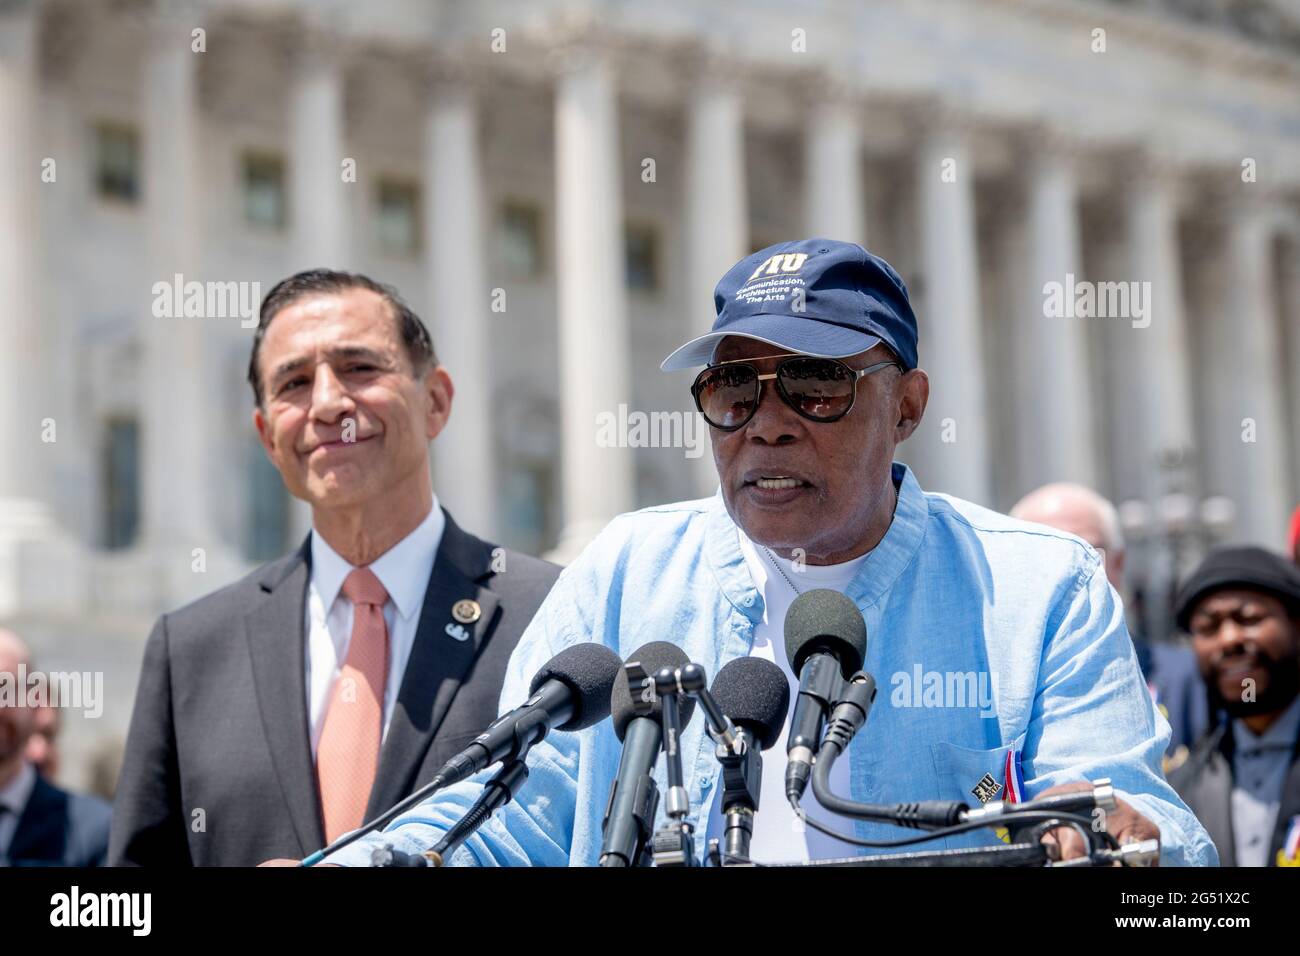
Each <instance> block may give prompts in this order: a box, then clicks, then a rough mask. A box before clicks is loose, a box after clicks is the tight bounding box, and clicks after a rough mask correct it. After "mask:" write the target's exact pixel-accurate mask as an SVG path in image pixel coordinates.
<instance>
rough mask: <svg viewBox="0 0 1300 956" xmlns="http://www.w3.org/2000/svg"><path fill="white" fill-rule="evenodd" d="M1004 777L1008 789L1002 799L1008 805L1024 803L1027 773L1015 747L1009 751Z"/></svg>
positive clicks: (1004, 767)
mask: <svg viewBox="0 0 1300 956" xmlns="http://www.w3.org/2000/svg"><path fill="white" fill-rule="evenodd" d="M1002 776H1003V780H1004V786H1005V788H1006V790H1005V792H1004V793H1003V796H1002V799H1003V800H1004V801H1005V802H1006V803H1024V801H1025V771H1024V768H1023V767H1022V766H1021V765H1020V751H1019V750H1016V749H1015V748H1014V747H1012V748H1011V749H1009V750H1008V751H1007V760H1006V763H1005V765H1004V766H1003V774H1002Z"/></svg>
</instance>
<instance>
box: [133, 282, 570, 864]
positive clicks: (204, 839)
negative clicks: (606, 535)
mask: <svg viewBox="0 0 1300 956" xmlns="http://www.w3.org/2000/svg"><path fill="white" fill-rule="evenodd" d="M249 382H250V384H251V385H252V388H253V394H254V398H255V408H254V411H253V424H254V426H255V427H256V429H257V433H258V435H259V437H260V438H261V441H262V444H263V446H264V448H265V449H266V453H267V455H268V457H269V458H270V459H271V461H272V462H273V463H274V464H275V465H276V467H277V468H278V469H279V471H280V474H281V476H282V478H283V480H284V482H285V485H286V486H287V488H288V489H289V491H290V492H291V493H292V494H293V495H295V496H296V497H298V498H301V499H303V500H304V501H306V502H308V503H309V504H310V505H311V509H312V532H311V534H309V535H308V536H307V538H306V540H304V542H303V543H302V545H301V547H299V548H298V550H297V551H296V552H294V553H293V554H290V555H288V556H287V557H284V558H281V559H280V560H278V561H274V562H272V563H270V564H267V565H265V566H263V567H262V568H259V569H258V570H257V571H255V572H253V573H252V574H251V575H249V576H248V577H246V578H244V579H243V580H241V581H238V582H236V583H234V584H232V585H230V586H229V587H226V588H223V589H221V590H219V591H217V592H215V593H213V594H210V595H208V596H207V597H205V598H202V599H201V600H199V601H197V602H195V603H193V604H191V605H189V606H187V607H184V608H181V609H180V610H178V611H173V612H171V613H169V614H164V615H163V616H162V617H161V618H160V619H159V620H158V623H157V624H156V625H155V627H154V630H153V633H152V634H151V635H150V638H149V641H148V644H147V646H146V648H145V657H144V666H143V670H142V672H141V678H140V689H139V692H138V694H137V697H136V704H135V711H134V714H133V716H132V720H131V730H130V734H129V737H128V740H127V746H126V755H125V758H124V761H123V765H122V774H121V779H120V782H119V785H118V790H117V799H116V802H115V806H114V814H113V827H112V839H111V843H110V847H109V862H110V863H114V864H132V863H134V864H144V865H152V864H160V865H173V866H177V865H180V866H184V865H191V864H193V865H227V866H231V865H233V866H242V865H252V864H256V863H259V862H261V861H264V860H267V859H270V858H274V857H281V858H283V857H290V858H301V857H303V856H306V855H307V854H308V853H310V852H311V851H313V850H315V849H317V848H319V847H321V846H323V845H324V844H325V843H327V842H329V841H330V840H333V839H334V838H335V837H337V836H339V835H340V834H342V833H345V832H347V831H348V830H350V829H353V828H355V827H356V826H358V825H360V824H361V823H362V822H363V820H368V819H370V818H371V817H373V816H375V815H376V814H377V813H379V812H380V811H382V810H383V809H385V808H387V807H388V806H390V805H392V804H394V803H396V802H397V801H398V800H400V799H402V798H403V797H405V796H406V795H407V794H409V793H410V792H412V791H413V790H414V789H416V788H418V787H419V786H420V785H421V784H423V783H425V782H426V781H427V780H428V779H429V778H430V777H432V775H433V773H434V772H435V771H436V770H437V769H438V767H440V766H441V765H442V763H443V762H444V761H445V760H446V759H447V758H449V757H451V756H452V755H453V754H455V753H456V752H458V751H459V750H461V749H462V748H463V747H464V746H465V745H467V744H468V743H469V741H470V740H472V739H473V738H474V737H475V736H476V735H477V734H478V733H480V732H481V731H482V730H483V729H484V728H485V727H486V726H487V725H488V724H489V723H490V722H491V721H492V720H493V719H494V718H495V717H496V714H497V703H498V697H499V695H500V692H501V685H502V682H503V677H504V672H505V666H506V661H507V660H508V659H509V657H510V652H511V651H512V650H513V649H514V646H515V643H516V641H517V640H518V638H519V635H520V634H521V633H522V631H523V629H524V627H525V625H527V624H528V622H529V620H530V619H531V618H532V617H533V614H534V612H535V611H536V610H537V608H538V606H539V605H540V604H541V602H542V599H543V598H544V597H545V596H546V593H547V592H548V591H549V590H550V587H551V584H552V583H553V582H554V580H555V578H556V576H557V574H558V571H559V569H558V568H557V567H555V566H554V565H551V564H548V563H546V562H544V561H540V560H537V559H535V558H530V557H527V556H525V555H522V554H517V553H515V552H512V551H508V550H506V549H503V548H496V547H494V546H492V545H490V544H488V543H486V542H484V541H481V540H480V539H478V538H476V537H475V536H474V535H472V534H469V533H468V532H466V531H463V530H461V529H460V528H459V527H458V526H457V525H456V523H455V521H453V520H452V518H451V515H449V514H448V513H447V512H446V511H445V510H443V509H442V508H441V507H440V506H439V504H438V500H437V498H436V496H435V495H434V491H433V483H432V478H431V475H430V469H429V459H428V442H429V441H431V440H432V439H434V438H435V437H437V435H438V433H439V432H440V431H441V430H442V429H443V427H444V425H445V424H446V422H447V420H448V417H449V415H450V414H451V405H452V395H453V387H452V381H451V377H450V376H449V375H448V373H447V371H446V369H445V368H443V367H442V366H441V365H439V364H438V362H437V359H436V357H435V356H434V352H433V346H432V343H431V342H430V340H429V334H428V332H427V330H426V329H425V327H424V325H423V323H421V321H420V320H419V318H418V317H417V316H416V315H415V314H414V313H412V312H411V310H410V309H409V308H408V307H407V306H406V305H405V304H403V303H402V301H401V299H400V298H399V297H398V296H397V294H396V293H395V292H394V291H393V290H392V289H390V288H388V287H386V286H382V285H379V284H377V283H375V282H374V281H372V280H371V279H368V278H366V277H365V276H361V275H355V274H350V273H338V272H330V271H326V270H314V271H310V272H303V273H299V274H298V275H295V276H292V277H290V278H289V279H286V280H284V281H283V282H281V283H279V284H278V285H277V286H276V287H275V288H274V289H272V290H271V292H270V293H269V294H268V295H267V297H266V299H265V300H264V301H263V303H262V308H261V317H260V322H259V325H258V328H257V331H256V334H255V337H254V340H253V349H252V355H251V357H250V361H249Z"/></svg>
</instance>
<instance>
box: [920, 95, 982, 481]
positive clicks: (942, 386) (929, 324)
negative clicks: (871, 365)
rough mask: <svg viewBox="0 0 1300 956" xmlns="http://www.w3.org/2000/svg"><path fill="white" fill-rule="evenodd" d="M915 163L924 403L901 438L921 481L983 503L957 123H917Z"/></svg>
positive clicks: (971, 211) (973, 297)
mask: <svg viewBox="0 0 1300 956" xmlns="http://www.w3.org/2000/svg"><path fill="white" fill-rule="evenodd" d="M917 168H918V173H917V191H918V196H917V198H918V201H919V205H920V242H919V245H920V252H921V255H920V261H921V269H922V273H923V275H924V296H923V301H922V302H920V303H919V304H914V308H916V309H917V321H918V324H919V327H920V365H921V368H923V369H925V370H926V371H927V372H928V373H929V375H930V404H929V407H928V408H927V409H926V412H925V418H924V420H923V421H922V423H921V427H920V429H918V431H917V433H916V434H915V435H914V436H913V437H912V438H911V439H910V441H909V442H908V444H909V445H914V446H916V447H915V449H912V448H906V446H905V449H906V453H907V454H908V457H909V460H915V461H916V467H917V474H918V480H919V481H920V482H921V485H922V487H924V488H927V489H928V490H930V491H942V492H949V493H951V494H954V495H957V496H958V497H961V498H966V499H968V500H970V501H974V502H976V503H977V504H982V505H985V506H989V507H991V506H992V504H993V502H992V496H991V473H990V468H989V448H988V434H989V425H988V421H987V411H986V409H987V404H986V398H985V390H984V388H985V386H984V360H983V355H982V353H983V348H982V346H981V342H982V339H983V336H982V334H981V328H980V289H979V271H978V262H977V257H976V245H975V243H976V237H975V208H974V190H975V170H974V163H973V160H972V159H971V157H970V154H969V150H968V147H967V143H966V134H965V131H964V130H962V129H961V128H960V126H958V125H957V123H956V122H955V121H954V120H952V119H951V118H946V117H945V118H936V120H935V122H934V123H933V124H932V125H931V126H930V127H929V128H927V129H926V130H925V131H924V135H923V137H922V140H921V144H920V151H919V165H918V167H917Z"/></svg>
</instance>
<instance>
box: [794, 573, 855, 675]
mask: <svg viewBox="0 0 1300 956" xmlns="http://www.w3.org/2000/svg"><path fill="white" fill-rule="evenodd" d="M819 650H828V651H832V652H834V653H835V655H836V656H837V657H838V658H839V660H840V670H841V671H842V672H843V674H844V677H845V679H846V680H847V679H848V678H849V677H850V676H852V675H853V673H854V672H856V671H859V670H861V669H862V659H863V658H864V657H866V654H867V625H866V622H865V621H863V620H862V612H861V611H859V610H858V606H857V605H856V604H854V603H853V602H852V601H850V600H849V599H848V598H846V597H845V596H844V595H843V594H841V593H840V592H839V591H832V590H830V589H829V588H817V589H816V590H813V591H805V592H804V593H803V594H801V595H799V596H798V597H797V598H795V599H794V601H793V602H792V603H791V604H790V610H788V611H786V613H785V653H786V655H787V656H788V657H789V659H790V668H791V669H792V670H793V671H794V672H795V674H796V675H797V674H798V673H799V672H800V671H802V670H803V665H804V663H805V662H806V661H807V660H808V657H809V655H811V654H813V653H814V652H816V651H819Z"/></svg>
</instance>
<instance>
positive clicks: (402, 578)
mask: <svg viewBox="0 0 1300 956" xmlns="http://www.w3.org/2000/svg"><path fill="white" fill-rule="evenodd" d="M446 526H447V519H446V516H445V515H443V513H442V509H441V508H440V507H439V506H438V499H437V497H435V498H434V499H433V507H432V508H431V509H430V510H429V514H428V515H427V516H426V517H425V519H424V520H423V521H422V522H420V524H419V525H418V526H417V527H416V528H415V530H414V531H412V532H411V533H410V534H408V535H407V536H406V537H405V538H403V539H402V540H401V541H399V542H397V544H395V545H393V546H392V547H391V548H389V549H388V550H387V551H385V552H384V553H383V554H381V555H380V556H379V557H378V558H376V559H375V560H374V561H373V562H371V564H370V570H371V571H373V572H374V574H375V577H377V578H379V582H380V583H381V584H382V585H383V586H384V590H385V591H387V592H388V600H387V601H385V602H384V623H385V624H386V625H387V626H388V678H387V682H386V683H385V685H384V727H383V733H384V736H385V737H386V736H387V735H388V722H389V720H390V719H391V718H392V716H393V707H394V705H395V704H396V703H397V692H398V691H399V690H401V686H402V675H403V674H404V673H405V672H406V662H407V660H408V659H409V658H410V656H411V647H412V646H413V645H414V644H415V632H416V630H417V629H418V628H419V626H420V610H421V609H422V608H423V607H424V591H425V588H426V587H427V586H428V583H429V575H430V574H431V573H432V571H433V562H434V559H435V558H436V557H437V555H438V545H439V544H441V542H442V533H443V530H444V529H445V528H446ZM354 570H355V568H354V567H353V566H352V565H351V564H349V563H348V562H347V561H345V560H344V559H343V558H342V557H340V555H339V553H338V552H337V551H335V550H334V549H333V548H331V547H330V546H329V544H328V543H327V542H326V541H325V539H324V538H323V537H321V535H320V534H319V533H318V532H317V531H316V530H315V529H313V530H312V534H311V582H310V584H309V585H308V588H307V607H306V609H305V613H306V615H307V627H306V631H307V654H306V660H307V718H308V721H309V724H310V727H311V754H312V759H315V757H316V745H317V744H318V743H319V742H320V734H321V729H322V728H323V727H324V726H325V711H326V710H327V709H328V708H329V701H330V694H331V693H332V692H333V690H334V682H335V681H336V680H338V678H339V671H340V670H341V669H342V667H343V662H344V661H345V660H347V655H348V643H349V641H350V640H351V639H352V602H351V601H350V600H348V598H347V596H346V595H344V594H343V590H342V589H343V581H344V580H345V579H346V578H347V576H348V575H349V574H351V573H352V571H354Z"/></svg>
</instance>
